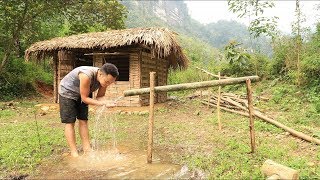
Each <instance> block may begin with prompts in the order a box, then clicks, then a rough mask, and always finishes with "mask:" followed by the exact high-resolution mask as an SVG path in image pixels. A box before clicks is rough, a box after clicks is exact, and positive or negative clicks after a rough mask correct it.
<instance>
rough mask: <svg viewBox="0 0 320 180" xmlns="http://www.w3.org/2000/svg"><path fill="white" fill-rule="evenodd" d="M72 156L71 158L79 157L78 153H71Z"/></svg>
mask: <svg viewBox="0 0 320 180" xmlns="http://www.w3.org/2000/svg"><path fill="white" fill-rule="evenodd" d="M70 155H71V157H79V154H78V152H71V153H70Z"/></svg>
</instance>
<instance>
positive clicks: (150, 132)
mask: <svg viewBox="0 0 320 180" xmlns="http://www.w3.org/2000/svg"><path fill="white" fill-rule="evenodd" d="M155 74H156V73H155V72H150V101H149V104H150V108H149V130H148V149H147V162H148V163H152V150H153V148H152V146H153V125H154V97H155V90H154V87H155V77H156V76H155Z"/></svg>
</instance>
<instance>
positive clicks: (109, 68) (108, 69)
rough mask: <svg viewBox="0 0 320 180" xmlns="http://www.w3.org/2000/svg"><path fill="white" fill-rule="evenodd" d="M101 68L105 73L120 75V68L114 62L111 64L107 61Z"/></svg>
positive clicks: (114, 75)
mask: <svg viewBox="0 0 320 180" xmlns="http://www.w3.org/2000/svg"><path fill="white" fill-rule="evenodd" d="M100 70H101V71H102V72H103V73H105V74H107V75H108V74H110V75H111V76H113V77H115V78H116V77H118V76H119V71H118V68H117V67H116V66H115V65H114V64H111V63H105V64H104V65H103V66H102V67H101V68H100Z"/></svg>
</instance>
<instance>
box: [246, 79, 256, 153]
mask: <svg viewBox="0 0 320 180" xmlns="http://www.w3.org/2000/svg"><path fill="white" fill-rule="evenodd" d="M246 84H247V97H248V110H249V119H250V123H249V129H250V144H251V153H254V152H255V149H256V140H255V133H254V119H253V118H254V117H253V113H254V112H253V111H254V110H253V105H252V90H251V81H250V79H247V81H246Z"/></svg>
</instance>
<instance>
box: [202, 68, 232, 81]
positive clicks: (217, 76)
mask: <svg viewBox="0 0 320 180" xmlns="http://www.w3.org/2000/svg"><path fill="white" fill-rule="evenodd" d="M196 69H199V70H200V71H202V72H204V73H206V74H208V75H210V76H212V77H216V78H219V77H221V76H220V75H215V74H212V73H211V72H209V71H207V70H204V69H201V68H199V67H196ZM221 78H222V79H228V78H230V77H227V76H223V77H221Z"/></svg>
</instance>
